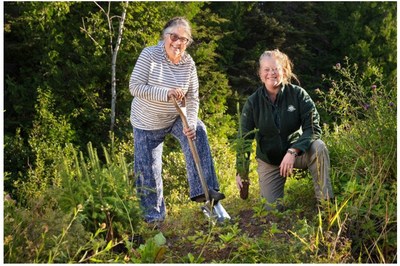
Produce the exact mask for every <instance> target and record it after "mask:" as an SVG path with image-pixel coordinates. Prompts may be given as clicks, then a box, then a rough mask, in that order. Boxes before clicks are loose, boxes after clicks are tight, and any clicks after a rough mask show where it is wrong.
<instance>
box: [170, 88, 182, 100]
mask: <svg viewBox="0 0 400 266" xmlns="http://www.w3.org/2000/svg"><path fill="white" fill-rule="evenodd" d="M172 97H174V98H175V99H176V100H178V101H180V100H182V99H183V97H185V93H184V92H183V90H182V89H179V88H177V89H170V90H169V91H168V99H169V100H170V99H172Z"/></svg>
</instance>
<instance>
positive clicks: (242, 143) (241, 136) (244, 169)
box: [233, 103, 258, 199]
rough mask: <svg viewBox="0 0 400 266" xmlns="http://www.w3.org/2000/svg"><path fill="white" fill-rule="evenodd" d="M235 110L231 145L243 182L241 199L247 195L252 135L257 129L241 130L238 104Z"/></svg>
mask: <svg viewBox="0 0 400 266" xmlns="http://www.w3.org/2000/svg"><path fill="white" fill-rule="evenodd" d="M236 112H237V114H236V115H237V122H238V128H239V130H238V135H237V137H236V139H235V140H234V141H233V145H234V148H235V151H236V154H237V155H236V169H237V173H238V174H239V175H240V177H241V179H242V183H243V188H242V190H241V192H240V197H241V198H242V199H247V197H248V189H249V188H248V185H249V181H250V180H249V167H250V156H251V152H252V150H253V146H252V143H253V139H254V138H253V136H254V134H255V133H256V132H257V131H258V129H253V130H251V131H249V132H243V128H242V123H241V115H240V114H241V112H240V105H239V103H237V105H236Z"/></svg>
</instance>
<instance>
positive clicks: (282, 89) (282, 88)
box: [262, 84, 285, 103]
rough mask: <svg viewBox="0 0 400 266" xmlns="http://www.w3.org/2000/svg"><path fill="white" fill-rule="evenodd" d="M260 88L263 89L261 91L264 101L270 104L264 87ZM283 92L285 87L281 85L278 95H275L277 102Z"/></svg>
mask: <svg viewBox="0 0 400 266" xmlns="http://www.w3.org/2000/svg"><path fill="white" fill-rule="evenodd" d="M262 88H263V90H262V93H263V96H264V97H265V99H267V100H268V101H270V102H271V103H272V101H271V99H270V98H269V95H268V93H267V90H266V89H265V85H263V86H262ZM284 90H285V86H284V85H283V84H281V88H280V89H279V91H278V94H277V95H276V100H277V101H278V99H279V98H280V97H281V95H282V93H283V92H284Z"/></svg>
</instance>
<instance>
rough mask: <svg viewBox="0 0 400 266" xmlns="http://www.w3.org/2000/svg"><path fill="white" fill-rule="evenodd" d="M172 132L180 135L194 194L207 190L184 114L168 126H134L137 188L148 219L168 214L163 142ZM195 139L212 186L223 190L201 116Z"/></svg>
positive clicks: (179, 139)
mask: <svg viewBox="0 0 400 266" xmlns="http://www.w3.org/2000/svg"><path fill="white" fill-rule="evenodd" d="M169 133H171V134H172V135H173V136H174V137H175V138H176V139H178V141H179V143H180V145H181V147H182V151H183V154H184V156H185V161H186V171H187V179H188V183H189V192H190V198H191V199H192V200H193V199H194V198H195V197H197V196H200V195H203V194H204V192H203V188H202V186H201V182H200V178H199V174H198V173H197V169H196V165H195V162H194V159H193V156H192V153H191V151H190V147H189V142H188V139H187V137H186V136H185V134H183V124H182V120H181V118H180V117H178V118H177V120H176V121H175V123H174V124H173V125H172V126H171V127H168V128H165V129H160V130H141V129H137V128H133V134H134V147H135V154H134V171H135V177H136V189H137V192H138V195H139V197H140V205H141V208H142V210H143V213H144V219H145V221H146V222H155V221H163V220H164V218H165V215H166V212H165V202H164V196H163V181H162V177H161V173H162V151H163V142H164V139H165V137H166V135H167V134H169ZM194 143H195V145H196V148H197V150H198V153H199V157H200V160H201V162H200V164H201V167H202V170H203V173H204V176H205V179H206V182H207V184H208V187H209V188H213V189H215V190H219V184H218V181H217V176H216V173H215V169H214V162H213V160H212V157H211V151H210V146H209V144H208V138H207V132H206V128H205V125H204V123H203V122H202V121H200V120H199V119H198V120H197V127H196V140H194Z"/></svg>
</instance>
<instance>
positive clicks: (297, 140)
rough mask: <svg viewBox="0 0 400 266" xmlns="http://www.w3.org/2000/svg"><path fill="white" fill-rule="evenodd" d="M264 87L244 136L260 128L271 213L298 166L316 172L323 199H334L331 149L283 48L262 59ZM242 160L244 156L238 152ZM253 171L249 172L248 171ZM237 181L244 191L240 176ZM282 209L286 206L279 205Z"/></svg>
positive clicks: (244, 122)
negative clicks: (326, 143) (322, 135)
mask: <svg viewBox="0 0 400 266" xmlns="http://www.w3.org/2000/svg"><path fill="white" fill-rule="evenodd" d="M259 64H260V69H259V76H260V79H261V82H262V83H263V85H262V86H261V87H260V88H258V89H257V91H256V92H255V93H253V94H252V95H251V96H250V97H249V98H248V99H247V101H246V103H245V105H244V107H243V111H242V114H241V127H242V134H243V135H244V134H246V133H247V132H250V131H252V130H254V129H258V131H257V132H256V133H255V134H252V135H250V138H254V137H255V139H256V143H257V148H256V160H257V164H258V166H257V172H258V177H259V185H260V192H261V196H262V197H264V198H265V199H266V200H267V203H269V204H267V207H266V208H267V209H268V210H270V209H272V207H271V204H272V203H276V201H277V200H278V199H282V198H283V196H284V185H285V182H286V178H287V177H288V176H290V175H291V174H292V171H293V168H299V169H306V168H308V170H309V171H310V172H311V175H312V178H313V183H314V191H315V196H316V198H317V199H318V200H319V201H322V200H326V199H330V198H333V192H332V185H331V182H330V177H329V167H330V160H329V154H328V150H327V148H326V146H325V144H324V142H323V141H322V140H321V139H320V137H321V127H320V125H319V114H318V111H317V109H316V107H315V104H314V102H313V101H312V99H311V98H310V96H309V95H308V94H307V92H306V91H305V90H304V89H303V88H301V87H299V86H296V85H293V84H291V83H290V81H291V79H292V78H294V79H296V80H297V77H296V75H295V74H294V73H293V72H292V63H291V61H290V59H289V58H288V56H287V55H286V54H284V53H282V52H280V51H279V50H277V49H276V50H273V51H265V52H264V53H263V54H262V55H261V57H260V60H259ZM238 156H243V155H242V154H238ZM247 171H248V169H247ZM236 183H237V186H238V188H239V189H241V188H242V186H243V184H242V178H241V176H240V175H239V174H238V175H237V176H236ZM277 207H278V209H279V210H282V205H280V204H279V202H278V204H277Z"/></svg>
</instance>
